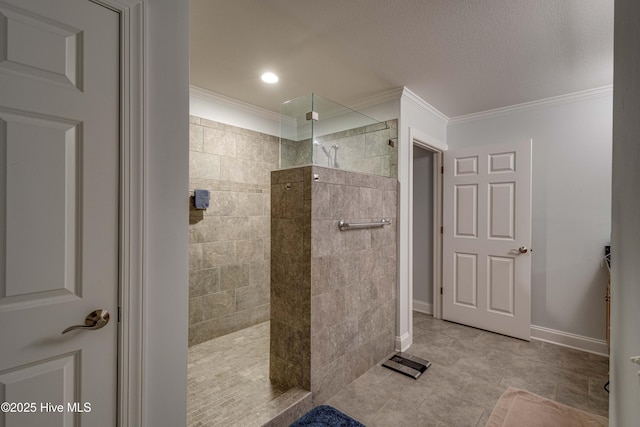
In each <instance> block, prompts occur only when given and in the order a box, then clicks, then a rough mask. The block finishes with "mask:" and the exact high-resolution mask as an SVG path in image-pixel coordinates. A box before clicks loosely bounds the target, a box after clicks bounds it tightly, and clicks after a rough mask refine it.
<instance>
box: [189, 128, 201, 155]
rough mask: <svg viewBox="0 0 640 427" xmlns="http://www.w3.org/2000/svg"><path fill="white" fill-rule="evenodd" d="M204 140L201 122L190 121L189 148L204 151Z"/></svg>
mask: <svg viewBox="0 0 640 427" xmlns="http://www.w3.org/2000/svg"><path fill="white" fill-rule="evenodd" d="M203 142H204V136H203V127H202V126H200V124H199V123H198V124H196V123H189V150H191V151H202V147H203Z"/></svg>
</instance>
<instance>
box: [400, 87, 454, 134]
mask: <svg viewBox="0 0 640 427" xmlns="http://www.w3.org/2000/svg"><path fill="white" fill-rule="evenodd" d="M402 99H403V100H407V101H410V102H411V103H413V104H414V105H415V106H416V107H418V108H420V109H421V110H424V111H426V112H428V113H430V114H433V115H434V116H436V117H437V118H438V119H440V120H442V121H443V122H444V124H445V125H446V124H448V123H449V117H447V116H446V115H445V114H444V113H442V112H441V111H440V110H438V109H437V108H436V107H434V106H433V105H431V104H429V103H428V102H427V101H425V100H424V99H422V98H420V97H419V96H418V95H416V94H415V93H413V92H412V91H411V90H410V89H408V88H406V87H405V88H403V89H402Z"/></svg>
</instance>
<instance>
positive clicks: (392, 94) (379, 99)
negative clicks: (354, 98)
mask: <svg viewBox="0 0 640 427" xmlns="http://www.w3.org/2000/svg"><path fill="white" fill-rule="evenodd" d="M402 91H403V88H401V87H397V88H394V89H389V90H386V91H384V92H380V93H377V94H375V95H372V96H369V97H366V98H364V99H362V100H360V101H358V102H356V103H353V104H349V105H348V107H349V108H351V109H352V110H356V111H359V110H364V109H365V108H369V107H373V106H375V105H380V104H384V103H385V102H389V101H399V100H400V98H401V97H402Z"/></svg>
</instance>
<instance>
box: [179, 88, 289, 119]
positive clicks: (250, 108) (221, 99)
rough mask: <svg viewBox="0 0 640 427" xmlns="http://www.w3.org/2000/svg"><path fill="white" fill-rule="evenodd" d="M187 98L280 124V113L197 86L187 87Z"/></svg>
mask: <svg viewBox="0 0 640 427" xmlns="http://www.w3.org/2000/svg"><path fill="white" fill-rule="evenodd" d="M189 96H194V97H198V98H202V99H204V100H206V101H208V102H211V103H213V104H217V105H220V106H223V107H226V108H230V109H233V110H237V111H242V112H244V113H247V114H251V115H253V116H257V117H262V118H264V119H267V120H272V121H275V122H280V113H276V112H274V111H271V110H267V109H265V108H261V107H257V106H255V105H252V104H249V103H247V102H244V101H240V100H238V99H235V98H231V97H228V96H225V95H221V94H219V93H216V92H212V91H210V90H207V89H203V88H201V87H198V86H194V85H189Z"/></svg>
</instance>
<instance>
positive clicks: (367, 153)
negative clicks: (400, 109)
mask: <svg viewBox="0 0 640 427" xmlns="http://www.w3.org/2000/svg"><path fill="white" fill-rule="evenodd" d="M389 140H391V141H392V143H393V144H394V146H393V147H392V146H391V145H389ZM315 141H316V142H317V143H318V145H314V146H313V160H314V161H313V164H314V165H318V166H330V165H329V160H328V158H327V156H326V154H325V153H324V152H323V150H322V148H321V147H322V146H324V147H325V148H326V149H327V150H329V149H331V147H333V146H335V145H337V146H338V148H337V153H338V167H339V168H340V169H346V170H350V171H355V172H362V173H368V174H374V175H381V176H387V177H391V178H397V177H398V149H397V142H398V121H397V120H389V121H387V122H384V123H379V124H376V125H370V126H363V127H359V128H355V129H349V130H346V131H342V132H336V133H332V134H328V135H323V136H318V137H316V138H315ZM311 147H312V144H311V140H310V139H307V140H304V141H290V140H284V141H283V144H282V167H283V168H286V167H293V166H303V165H307V164H310V163H311ZM331 155H332V156H335V149H331Z"/></svg>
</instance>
